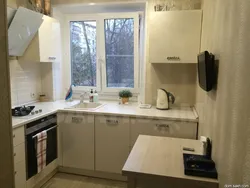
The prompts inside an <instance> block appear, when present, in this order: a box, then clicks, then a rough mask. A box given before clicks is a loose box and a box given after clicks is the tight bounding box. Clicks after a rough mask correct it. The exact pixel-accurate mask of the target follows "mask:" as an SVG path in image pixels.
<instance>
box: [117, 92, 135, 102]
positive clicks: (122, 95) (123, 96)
mask: <svg viewBox="0 0 250 188" xmlns="http://www.w3.org/2000/svg"><path fill="white" fill-rule="evenodd" d="M132 96H133V95H132V93H131V91H129V90H128V89H124V90H122V91H120V92H119V97H120V98H121V99H122V104H125V103H127V102H128V100H129V97H132Z"/></svg>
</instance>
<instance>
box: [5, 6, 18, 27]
mask: <svg viewBox="0 0 250 188" xmlns="http://www.w3.org/2000/svg"><path fill="white" fill-rule="evenodd" d="M15 14H16V9H13V8H10V7H7V19H8V27H9V26H10V23H11V21H12V20H13V18H14V16H15Z"/></svg>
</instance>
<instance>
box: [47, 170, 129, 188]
mask: <svg viewBox="0 0 250 188" xmlns="http://www.w3.org/2000/svg"><path fill="white" fill-rule="evenodd" d="M126 187H127V184H126V183H125V182H119V181H111V180H104V179H99V178H89V177H84V176H77V175H70V174H64V173H58V174H56V175H55V176H54V177H53V178H52V179H51V180H49V181H48V182H47V183H46V184H45V185H44V186H43V187H42V188H126Z"/></svg>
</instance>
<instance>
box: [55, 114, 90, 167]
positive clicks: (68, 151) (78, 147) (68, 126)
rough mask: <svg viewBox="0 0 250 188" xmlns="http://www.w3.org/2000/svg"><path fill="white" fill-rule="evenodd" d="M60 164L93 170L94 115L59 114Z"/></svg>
mask: <svg viewBox="0 0 250 188" xmlns="http://www.w3.org/2000/svg"><path fill="white" fill-rule="evenodd" d="M58 119H59V126H60V130H61V142H62V143H61V147H62V165H63V167H71V168H78V169H86V170H94V115H88V114H67V113H65V114H59V117H58Z"/></svg>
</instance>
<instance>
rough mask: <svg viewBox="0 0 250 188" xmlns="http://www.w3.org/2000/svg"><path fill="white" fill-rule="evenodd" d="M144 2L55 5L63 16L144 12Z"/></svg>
mask: <svg viewBox="0 0 250 188" xmlns="http://www.w3.org/2000/svg"><path fill="white" fill-rule="evenodd" d="M145 6H146V5H145V2H140V3H138V2H137V3H128V2H126V3H98V4H97V3H88V4H67V5H57V6H54V7H53V8H56V9H57V10H58V11H60V12H61V13H63V14H91V13H107V12H138V11H145Z"/></svg>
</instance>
